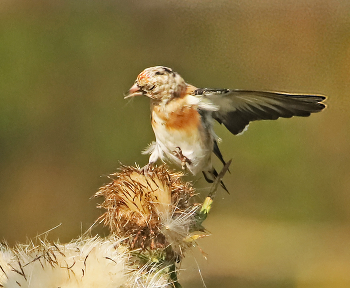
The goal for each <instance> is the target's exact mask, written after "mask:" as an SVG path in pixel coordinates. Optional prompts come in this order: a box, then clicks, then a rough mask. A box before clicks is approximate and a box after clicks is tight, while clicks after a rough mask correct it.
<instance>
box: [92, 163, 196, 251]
mask: <svg viewBox="0 0 350 288" xmlns="http://www.w3.org/2000/svg"><path fill="white" fill-rule="evenodd" d="M182 176H183V174H182V173H174V172H170V171H169V169H168V168H166V167H165V166H164V165H163V166H160V167H149V168H148V171H147V173H144V171H143V170H142V169H139V168H136V167H129V166H122V168H121V171H120V172H117V173H114V174H112V175H111V178H112V179H113V181H112V182H111V183H108V184H107V185H105V186H103V187H101V188H100V189H99V191H98V192H97V193H96V195H95V196H96V197H97V196H103V197H104V201H103V203H102V204H100V205H99V208H104V209H106V210H107V211H106V212H105V213H104V214H102V215H101V216H100V217H99V218H98V219H97V221H98V222H100V223H103V224H104V225H106V226H108V227H109V229H110V231H111V232H113V233H116V234H117V235H118V236H120V237H125V238H126V239H127V241H128V242H129V245H130V246H131V247H132V248H142V249H143V250H154V249H158V248H160V249H164V248H168V247H169V248H171V249H168V250H170V252H169V253H167V256H170V257H174V256H180V255H181V254H182V252H183V249H184V248H186V247H187V246H189V245H191V243H189V242H188V241H187V240H185V239H188V238H189V237H190V232H192V231H191V228H193V227H194V226H195V223H196V212H197V210H198V209H197V208H198V207H199V206H198V205H196V204H191V201H190V199H191V198H192V197H193V195H194V189H193V188H192V186H191V185H190V184H189V183H188V182H183V181H182V180H181V177H182Z"/></svg>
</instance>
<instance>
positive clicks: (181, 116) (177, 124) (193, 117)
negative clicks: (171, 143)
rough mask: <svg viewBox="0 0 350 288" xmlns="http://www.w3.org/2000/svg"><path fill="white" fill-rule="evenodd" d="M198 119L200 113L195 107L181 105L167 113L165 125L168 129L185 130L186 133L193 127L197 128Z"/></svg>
mask: <svg viewBox="0 0 350 288" xmlns="http://www.w3.org/2000/svg"><path fill="white" fill-rule="evenodd" d="M199 121H200V115H199V113H198V111H197V109H196V108H195V107H193V106H182V107H181V108H180V109H177V110H176V111H173V112H171V113H170V114H169V118H168V121H167V122H166V124H165V126H166V127H167V128H168V129H169V130H185V131H186V132H188V133H193V131H195V130H193V129H197V128H198V126H199ZM191 131H192V132H191Z"/></svg>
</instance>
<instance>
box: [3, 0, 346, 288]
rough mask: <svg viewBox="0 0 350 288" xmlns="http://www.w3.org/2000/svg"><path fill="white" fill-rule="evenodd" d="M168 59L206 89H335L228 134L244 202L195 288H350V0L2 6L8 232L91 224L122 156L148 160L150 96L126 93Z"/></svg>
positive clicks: (64, 234)
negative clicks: (319, 104) (318, 108)
mask: <svg viewBox="0 0 350 288" xmlns="http://www.w3.org/2000/svg"><path fill="white" fill-rule="evenodd" d="M155 65H166V66H169V67H172V68H173V69H174V70H175V71H177V72H179V73H180V74H181V75H182V76H183V77H184V79H185V80H186V81H187V82H188V83H191V84H193V85H196V86H198V87H211V88H217V87H225V88H242V89H257V90H279V91H288V92H304V93H320V94H325V95H328V96H329V100H328V101H327V103H328V109H327V110H325V111H324V112H322V113H319V114H316V115H313V116H312V117H310V118H293V119H280V120H279V121H271V122H256V123H253V124H251V125H250V128H249V129H248V131H247V132H246V133H245V134H244V135H243V136H239V137H237V136H236V137H235V136H233V135H231V134H230V133H229V132H228V131H226V130H225V128H224V127H220V126H219V125H217V127H216V130H217V134H218V135H219V136H220V137H221V138H222V139H223V142H222V144H221V145H220V147H221V150H222V152H223V154H224V157H225V158H226V159H230V158H233V163H232V166H231V172H232V173H231V174H229V175H226V177H225V183H226V185H227V187H228V188H229V190H230V191H231V194H230V195H227V194H226V193H225V192H224V191H220V197H218V198H217V199H216V200H217V201H216V202H215V204H214V208H213V210H212V214H211V215H210V217H209V218H208V220H207V221H206V228H207V229H208V230H209V231H210V232H211V233H212V236H211V237H207V238H206V239H202V240H200V241H199V244H200V248H201V249H202V252H201V250H199V249H197V248H195V249H193V252H191V253H189V254H188V255H187V257H186V259H185V264H184V266H183V268H186V270H185V271H183V272H182V273H181V274H180V282H181V283H182V284H183V287H184V288H186V287H203V284H202V280H201V276H200V274H201V275H202V277H203V279H204V282H205V283H206V285H207V287H239V288H243V287H256V288H261V287H272V288H273V287H288V288H289V287H290V288H294V287H298V288H301V287H302V288H305V287H307V288H309V287H318V288H320V287H321V288H323V287H350V116H349V108H350V104H349V101H348V99H349V97H348V95H349V89H350V2H349V1H347V0H306V1H302V0H296V1H295V0H285V1H278V0H267V1H260V0H246V1H240V0H238V1H229V0H217V1H209V0H204V1H199V0H188V1H161V0H159V1H158V0H150V1H130V0H129V1H127V0H125V1H118V0H115V1H92V0H85V1H82V0H71V1H44V0H42V1H25V0H23V1H18V0H13V1H1V2H0V161H1V165H0V239H6V240H7V241H8V242H9V243H10V244H11V245H13V244H15V243H16V242H25V241H26V239H27V237H28V238H34V237H35V236H36V235H38V234H41V233H43V232H45V231H47V230H49V229H51V228H53V227H55V226H56V225H58V224H60V223H62V225H61V226H60V227H58V228H56V229H54V230H53V231H51V232H50V233H49V236H48V237H49V239H52V240H55V239H57V238H59V239H60V241H62V242H66V241H69V240H70V239H72V238H76V237H78V236H79V235H81V233H83V232H84V231H86V229H88V228H89V227H90V225H91V224H92V223H93V222H94V220H95V219H96V217H97V216H98V215H100V213H101V211H98V210H97V209H96V208H95V206H96V203H98V202H99V201H101V200H98V199H97V200H96V199H90V197H91V196H92V195H93V194H94V192H96V191H97V189H98V188H99V187H100V186H101V185H103V184H104V183H107V182H108V179H107V177H106V175H108V174H110V173H112V172H114V171H116V169H117V168H118V166H119V162H118V161H121V162H122V163H123V164H128V165H133V164H134V163H135V162H136V163H138V164H139V165H141V166H143V165H145V164H146V163H147V160H148V157H147V156H144V155H141V154H140V151H141V150H142V149H143V148H145V147H146V145H147V144H148V143H150V142H151V141H152V140H153V139H154V136H153V132H152V129H151V126H150V122H149V101H148V99H144V98H137V99H134V100H124V99H123V95H124V94H125V92H127V91H128V89H129V88H130V86H131V85H132V84H133V82H134V80H135V79H136V76H137V75H138V73H139V72H141V71H142V70H143V69H144V68H146V67H149V66H155ZM216 166H217V167H221V166H220V163H217V165H216ZM191 179H192V180H194V181H196V187H198V190H199V191H201V192H202V194H203V195H205V192H206V191H207V190H208V188H207V187H208V186H207V185H206V183H205V181H204V180H203V179H202V177H201V176H198V177H195V178H191ZM94 231H99V230H98V229H97V230H94ZM102 233H103V231H102ZM204 256H206V257H207V260H205V259H204ZM198 267H199V268H200V272H199V269H198Z"/></svg>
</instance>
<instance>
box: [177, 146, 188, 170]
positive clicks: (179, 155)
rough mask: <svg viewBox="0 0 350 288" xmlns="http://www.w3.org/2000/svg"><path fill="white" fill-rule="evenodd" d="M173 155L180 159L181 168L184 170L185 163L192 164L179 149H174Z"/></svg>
mask: <svg viewBox="0 0 350 288" xmlns="http://www.w3.org/2000/svg"><path fill="white" fill-rule="evenodd" d="M173 154H174V155H175V156H176V157H177V158H179V159H180V161H181V168H182V169H183V170H185V168H186V163H188V164H192V162H191V160H190V159H188V158H187V157H186V156H184V155H183V154H182V150H181V148H180V147H176V148H175V150H174V151H173Z"/></svg>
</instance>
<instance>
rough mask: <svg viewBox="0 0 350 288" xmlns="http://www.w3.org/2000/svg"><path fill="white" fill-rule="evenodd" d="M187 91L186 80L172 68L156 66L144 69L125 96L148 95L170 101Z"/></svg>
mask: <svg viewBox="0 0 350 288" xmlns="http://www.w3.org/2000/svg"><path fill="white" fill-rule="evenodd" d="M185 91H186V82H185V81H184V79H182V77H181V76H180V75H179V74H178V73H176V72H174V71H173V70H172V69H171V68H168V67H164V66H155V67H150V68H147V69H145V70H143V71H142V72H141V73H140V74H139V75H138V76H137V79H136V81H135V84H134V85H133V86H132V87H131V88H130V90H129V94H128V95H127V96H126V97H125V98H129V97H134V96H142V95H144V96H147V97H149V98H151V99H152V100H156V101H169V100H171V99H173V98H176V97H180V96H181V94H182V93H184V92H185Z"/></svg>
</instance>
